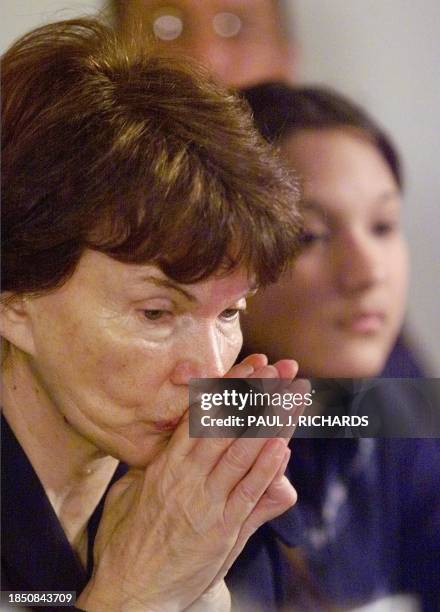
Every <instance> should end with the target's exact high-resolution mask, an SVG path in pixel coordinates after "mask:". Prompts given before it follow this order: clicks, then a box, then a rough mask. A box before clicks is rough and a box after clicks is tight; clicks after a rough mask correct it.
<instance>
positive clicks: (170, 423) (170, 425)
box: [154, 417, 181, 431]
mask: <svg viewBox="0 0 440 612" xmlns="http://www.w3.org/2000/svg"><path fill="white" fill-rule="evenodd" d="M180 419H181V417H176V418H175V419H168V420H167V421H156V422H155V423H154V428H155V429H157V431H173V430H174V429H176V427H177V425H178V424H179V422H180Z"/></svg>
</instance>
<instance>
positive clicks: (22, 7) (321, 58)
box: [0, 0, 440, 376]
mask: <svg viewBox="0 0 440 612" xmlns="http://www.w3.org/2000/svg"><path fill="white" fill-rule="evenodd" d="M205 1H207V2H208V1H209V0H205ZM249 1H251V0H249ZM290 1H291V4H292V8H293V13H294V15H293V17H294V19H295V31H296V33H297V36H298V38H299V40H300V43H301V46H302V59H301V62H300V63H301V75H300V76H301V79H302V80H303V81H305V82H319V83H325V84H328V85H331V86H334V87H335V88H338V89H340V90H341V91H342V92H345V93H346V94H348V95H350V96H351V97H353V98H354V99H355V100H357V101H358V102H361V103H362V104H364V105H365V106H366V107H367V108H368V109H369V110H370V111H371V112H372V113H373V114H374V116H375V117H376V118H377V119H378V120H379V121H380V122H381V123H382V124H383V125H385V126H387V128H388V130H389V132H390V133H391V135H392V136H393V137H394V140H395V142H396V143H397V145H398V147H399V149H400V151H401V152H402V154H403V158H404V162H405V168H406V186H407V187H406V198H405V200H406V204H405V224H406V228H407V234H408V238H409V241H410V246H411V255H412V283H411V295H410V303H409V313H408V329H409V331H410V333H411V336H412V337H413V340H414V342H415V343H416V345H417V346H419V347H420V351H421V353H422V355H423V356H424V357H425V358H426V360H427V362H428V363H429V364H430V370H431V372H432V373H433V374H434V375H437V376H440V316H439V312H440V291H439V279H440V222H439V213H438V209H437V206H438V204H439V199H440V169H439V165H440V148H439V147H440V144H439V143H440V73H439V67H438V63H439V61H440V28H439V25H438V24H439V23H440V2H439V0H417V2H415V1H414V0H385V1H384V0H290ZM170 3H171V0H170ZM102 6H103V1H102V0H88V1H87V0H2V2H1V5H0V7H1V9H0V10H1V24H0V50H4V49H5V48H6V47H7V46H8V45H9V43H10V42H11V41H12V40H13V39H14V38H16V37H17V36H19V35H20V34H22V33H23V32H25V31H27V30H29V29H31V28H32V27H34V26H36V25H39V24H40V23H42V22H44V21H50V20H56V19H64V18H69V17H73V16H75V15H78V14H83V13H92V12H94V11H96V10H99V9H100V8H102Z"/></svg>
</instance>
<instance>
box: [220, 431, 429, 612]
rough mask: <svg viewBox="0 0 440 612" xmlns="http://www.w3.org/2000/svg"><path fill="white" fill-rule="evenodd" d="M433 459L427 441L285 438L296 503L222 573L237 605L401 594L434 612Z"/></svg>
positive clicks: (357, 601)
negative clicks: (411, 596) (289, 444)
mask: <svg viewBox="0 0 440 612" xmlns="http://www.w3.org/2000/svg"><path fill="white" fill-rule="evenodd" d="M439 453H440V440H435V439H432V440H417V439H412V440H398V439H396V440H372V439H369V438H366V439H361V440H354V439H351V440H347V439H327V440H318V439H309V440H307V439H298V440H295V441H293V442H292V459H291V461H290V466H289V478H290V480H291V481H292V483H293V484H294V485H295V487H296V489H297V491H298V494H299V501H298V503H297V505H296V506H295V507H294V508H292V509H291V510H290V511H288V512H287V513H285V514H284V515H283V516H281V517H279V518H278V519H276V520H274V521H272V522H271V523H270V524H269V525H266V526H264V527H263V528H262V529H260V530H259V531H258V532H257V533H256V534H255V535H254V536H253V537H252V538H251V540H250V541H249V542H248V544H247V546H246V547H245V549H244V551H243V553H242V555H241V557H240V559H239V560H238V561H237V562H236V564H235V565H234V566H233V568H232V569H231V571H230V574H229V576H228V583H229V585H230V586H231V588H232V589H233V590H234V591H235V592H236V594H237V596H238V597H239V598H240V599H241V600H242V601H245V602H246V604H245V606H244V607H245V609H248V610H252V611H253V610H264V611H265V612H266V611H274V610H280V609H281V608H282V609H283V610H284V609H289V608H291V607H293V606H294V605H295V606H296V607H295V609H296V610H324V609H330V608H331V607H332V606H341V607H345V606H354V605H362V604H365V603H367V602H371V601H374V600H377V599H380V598H383V597H385V596H388V595H394V594H398V593H402V594H403V593H405V594H415V595H417V596H418V598H419V600H420V603H421V605H422V609H423V610H426V611H429V612H431V611H432V612H433V611H434V610H439V609H440V607H439V605H438V602H439V592H440V584H439V575H440V486H439V483H440V478H439V462H440V456H439ZM286 545H287V546H286ZM289 553H291V554H289ZM295 559H296V560H295ZM298 559H300V560H302V561H303V563H302V564H301V563H298Z"/></svg>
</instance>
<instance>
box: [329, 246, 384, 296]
mask: <svg viewBox="0 0 440 612" xmlns="http://www.w3.org/2000/svg"><path fill="white" fill-rule="evenodd" d="M337 258H338V264H337V280H338V284H339V288H340V290H341V291H343V292H346V293H356V292H359V291H364V290H366V289H369V288H371V287H374V286H376V285H378V284H381V283H382V282H384V281H385V279H386V268H387V262H386V261H385V260H384V258H383V253H382V252H381V250H380V249H378V248H377V245H376V244H375V243H374V241H373V240H372V239H371V238H370V237H368V236H363V235H355V234H354V235H350V236H349V237H348V238H347V239H346V240H344V241H343V242H341V244H339V245H338V254H337Z"/></svg>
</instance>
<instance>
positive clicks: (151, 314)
mask: <svg viewBox="0 0 440 612" xmlns="http://www.w3.org/2000/svg"><path fill="white" fill-rule="evenodd" d="M166 314H167V311H166V310H144V317H145V318H146V319H148V320H149V321H158V320H159V319H162V318H163V317H164V316H165V315H166Z"/></svg>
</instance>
